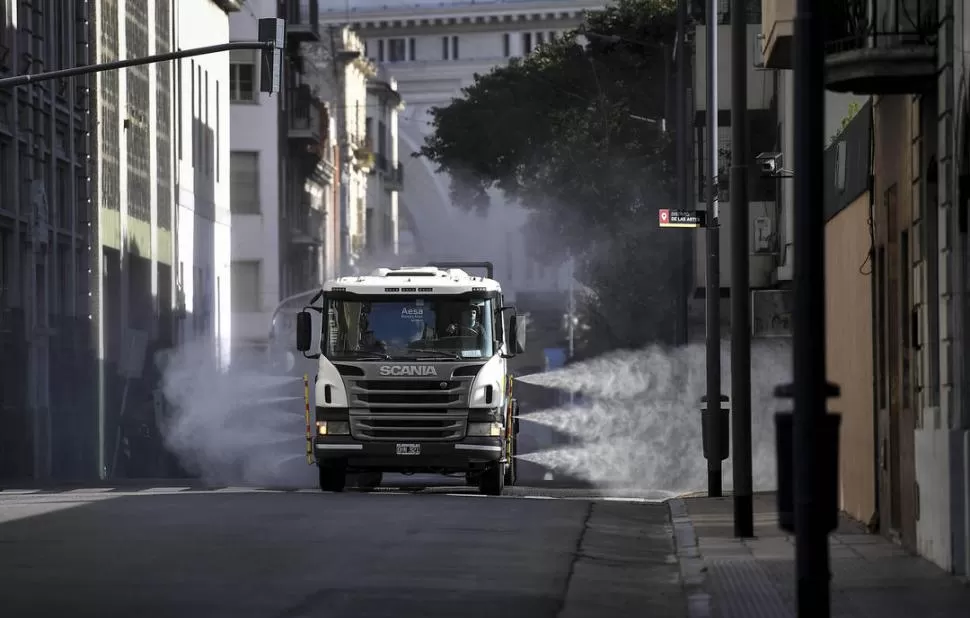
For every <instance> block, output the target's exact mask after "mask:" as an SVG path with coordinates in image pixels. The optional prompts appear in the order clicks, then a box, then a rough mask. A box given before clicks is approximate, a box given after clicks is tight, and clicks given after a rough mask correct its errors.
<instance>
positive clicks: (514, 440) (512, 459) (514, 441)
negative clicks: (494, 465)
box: [505, 399, 519, 487]
mask: <svg viewBox="0 0 970 618" xmlns="http://www.w3.org/2000/svg"><path fill="white" fill-rule="evenodd" d="M511 433H512V435H511V436H510V437H509V441H510V442H511V446H512V449H511V450H512V453H511V455H510V456H509V461H508V463H507V464H505V484H506V486H508V487H512V486H514V485H515V477H516V471H517V469H518V467H519V465H518V464H519V461H518V460H517V459H516V456H517V455H518V454H519V402H518V401H515V400H514V399H513V400H512V427H511Z"/></svg>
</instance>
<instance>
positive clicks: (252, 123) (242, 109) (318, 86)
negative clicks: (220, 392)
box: [229, 0, 343, 364]
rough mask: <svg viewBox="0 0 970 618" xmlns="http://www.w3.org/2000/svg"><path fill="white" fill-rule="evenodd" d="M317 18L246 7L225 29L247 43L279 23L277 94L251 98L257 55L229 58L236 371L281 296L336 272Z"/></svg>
mask: <svg viewBox="0 0 970 618" xmlns="http://www.w3.org/2000/svg"><path fill="white" fill-rule="evenodd" d="M317 15H318V7H317V1H316V0H287V1H286V2H275V1H274V0H256V1H253V2H248V3H247V9H246V10H245V11H242V12H240V13H237V14H235V15H234V16H233V17H232V19H231V23H230V28H231V33H232V37H233V39H234V40H252V39H253V38H255V36H256V28H257V20H258V19H259V18H263V17H273V16H278V17H282V18H284V19H285V20H286V58H285V63H284V72H283V73H284V74H283V85H282V88H281V92H279V93H278V94H274V95H269V94H265V93H262V92H260V80H261V79H262V78H263V76H262V75H261V72H262V71H263V67H262V66H261V64H260V60H259V54H258V53H257V52H255V51H234V52H231V66H230V88H229V96H230V99H231V103H232V105H231V112H230V116H231V117H230V126H231V133H232V137H231V150H232V152H231V154H230V172H229V173H230V177H231V183H232V188H231V195H232V198H231V209H232V226H233V235H232V243H231V244H232V277H231V278H232V286H233V292H232V301H231V304H232V314H233V320H234V324H235V326H234V341H233V347H234V349H236V350H238V351H239V352H240V353H241V354H243V356H244V357H241V358H240V359H239V361H240V364H248V363H250V362H260V358H261V352H262V350H264V349H265V347H266V345H267V343H268V338H269V333H270V328H271V324H270V322H271V320H272V315H273V310H274V309H275V308H276V307H277V305H278V304H279V303H280V301H281V300H282V299H284V298H287V297H290V296H292V295H295V294H299V293H301V292H305V291H306V290H309V289H312V288H313V287H316V286H319V285H320V284H321V283H322V281H323V280H324V279H325V278H327V277H329V276H333V275H334V274H335V273H336V272H337V270H338V269H339V262H340V255H341V238H340V235H339V233H338V230H339V229H340V226H341V222H342V221H343V218H342V216H343V213H342V212H341V209H340V206H339V204H340V202H339V197H340V195H339V192H338V191H339V186H340V176H339V173H338V169H337V166H338V161H339V157H340V153H339V152H338V149H337V148H336V142H335V136H334V132H335V128H336V122H335V116H336V113H335V112H336V109H338V108H339V104H340V103H341V101H340V99H339V92H340V91H339V85H338V82H339V79H338V78H339V75H338V73H337V72H336V67H337V64H336V61H335V59H334V56H335V49H336V47H338V46H337V45H336V44H335V42H334V41H333V40H332V39H331V37H330V36H329V34H328V33H326V32H324V31H323V30H321V28H320V27H319V25H318V22H317Z"/></svg>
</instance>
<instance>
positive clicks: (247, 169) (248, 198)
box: [229, 150, 260, 289]
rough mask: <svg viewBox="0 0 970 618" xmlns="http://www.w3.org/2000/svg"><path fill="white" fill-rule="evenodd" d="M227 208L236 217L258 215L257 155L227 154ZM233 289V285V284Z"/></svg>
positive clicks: (240, 152) (247, 153)
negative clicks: (228, 196) (228, 198)
mask: <svg viewBox="0 0 970 618" xmlns="http://www.w3.org/2000/svg"><path fill="white" fill-rule="evenodd" d="M229 184H230V187H229V195H230V196H231V197H230V200H229V208H230V210H231V212H233V213H234V214H238V215H258V214H259V212H260V208H259V153H258V152H246V151H239V150H237V151H234V152H231V153H229ZM233 288H234V289H235V284H233Z"/></svg>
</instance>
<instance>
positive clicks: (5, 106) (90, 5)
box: [0, 0, 98, 479]
mask: <svg viewBox="0 0 970 618" xmlns="http://www.w3.org/2000/svg"><path fill="white" fill-rule="evenodd" d="M95 4H96V3H95V2H93V1H88V0H62V1H60V2H52V1H50V0H0V76H3V77H6V76H11V75H16V74H21V73H27V72H39V71H44V70H53V69H60V68H66V67H71V66H74V65H77V64H87V63H89V62H90V61H91V58H92V53H93V50H92V35H93V30H92V28H91V20H92V19H93V16H94V10H95ZM94 87H95V86H94V78H93V77H91V78H76V79H72V80H63V81H53V82H40V83H37V84H32V85H28V86H21V87H18V88H15V89H5V90H2V91H0V195H2V197H0V359H2V361H0V362H2V365H3V370H2V371H0V479H11V478H14V479H16V478H30V477H33V478H38V479H46V478H50V477H56V478H62V479H65V478H83V477H90V476H91V475H93V474H95V473H96V469H97V461H98V458H97V452H96V445H97V442H98V426H97V424H96V422H97V418H96V416H95V415H94V412H93V411H94V409H95V405H94V404H95V401H96V396H97V389H96V388H95V387H94V386H95V385H96V384H97V379H96V377H97V360H96V356H95V351H96V346H95V341H96V331H94V330H92V327H91V324H92V321H91V320H92V317H93V316H94V315H96V314H97V311H98V305H97V304H96V303H92V302H91V299H90V297H89V293H90V292H91V291H92V288H91V283H92V279H91V278H89V277H88V272H89V269H91V268H96V260H93V259H92V255H93V254H96V253H97V249H96V247H97V245H96V243H97V237H96V232H97V220H96V214H97V212H96V208H94V207H93V205H92V193H91V191H92V187H91V185H90V183H89V181H88V179H89V177H90V175H91V174H92V173H93V172H94V171H95V170H94V169H93V166H92V160H91V159H89V155H90V154H91V153H92V147H93V144H92V140H91V137H92V136H91V131H93V130H94V127H95V126H96V125H95V118H94V117H93V116H94V111H95V108H94V103H93V99H92V89H93V88H94ZM95 272H96V271H95Z"/></svg>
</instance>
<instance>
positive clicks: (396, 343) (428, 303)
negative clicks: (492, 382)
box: [323, 296, 496, 360]
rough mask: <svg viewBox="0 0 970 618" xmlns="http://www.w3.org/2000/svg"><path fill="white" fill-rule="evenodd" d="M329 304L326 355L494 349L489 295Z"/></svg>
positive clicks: (477, 353)
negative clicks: (484, 296) (469, 297)
mask: <svg viewBox="0 0 970 618" xmlns="http://www.w3.org/2000/svg"><path fill="white" fill-rule="evenodd" d="M326 307H327V313H326V315H327V320H326V322H325V327H324V333H323V338H324V345H323V351H324V355H325V356H326V357H327V358H338V359H351V358H366V359H378V360H379V359H382V358H385V359H386V358H408V359H414V358H422V357H434V358H456V359H464V358H489V357H491V356H492V355H493V354H494V351H495V349H496V342H495V336H494V322H495V316H494V309H493V303H492V301H491V300H490V299H468V298H449V297H440V296H438V297H423V298H401V297H398V296H396V297H394V298H393V299H390V298H389V299H387V300H367V301H360V300H337V299H327V301H326Z"/></svg>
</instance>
